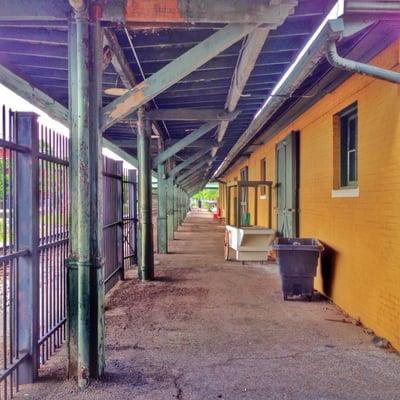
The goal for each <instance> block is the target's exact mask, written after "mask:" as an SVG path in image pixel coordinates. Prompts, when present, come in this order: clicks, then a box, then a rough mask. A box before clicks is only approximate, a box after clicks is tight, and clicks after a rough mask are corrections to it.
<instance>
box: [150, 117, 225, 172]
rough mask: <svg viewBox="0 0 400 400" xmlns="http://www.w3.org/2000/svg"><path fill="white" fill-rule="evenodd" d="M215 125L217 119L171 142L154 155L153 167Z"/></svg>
mask: <svg viewBox="0 0 400 400" xmlns="http://www.w3.org/2000/svg"><path fill="white" fill-rule="evenodd" d="M217 125H218V122H217V121H212V122H207V123H206V124H203V125H202V126H200V128H198V129H196V130H195V131H193V132H192V133H190V134H189V135H187V136H185V137H184V138H183V139H181V140H180V141H179V142H177V143H175V144H173V145H172V146H171V147H168V148H167V149H165V150H164V151H163V152H162V153H160V154H158V155H157V156H156V157H154V159H153V167H154V168H155V167H157V165H158V164H160V163H163V162H165V161H167V160H168V159H169V158H171V157H172V156H174V155H175V154H176V153H178V152H180V151H181V150H183V149H184V148H185V147H187V146H189V145H190V144H192V143H193V142H195V141H196V140H197V139H200V138H201V137H202V136H204V135H205V134H207V133H208V132H210V131H211V129H213V128H215V127H216V126H217Z"/></svg>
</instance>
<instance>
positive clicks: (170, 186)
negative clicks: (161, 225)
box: [166, 179, 174, 240]
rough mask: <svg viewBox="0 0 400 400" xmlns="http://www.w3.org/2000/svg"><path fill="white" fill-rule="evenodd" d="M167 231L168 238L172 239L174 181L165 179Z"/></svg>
mask: <svg viewBox="0 0 400 400" xmlns="http://www.w3.org/2000/svg"><path fill="white" fill-rule="evenodd" d="M166 185H167V190H166V192H167V231H168V240H173V239H174V182H173V180H172V179H167V181H166Z"/></svg>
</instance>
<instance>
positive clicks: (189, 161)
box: [168, 148, 210, 179]
mask: <svg viewBox="0 0 400 400" xmlns="http://www.w3.org/2000/svg"><path fill="white" fill-rule="evenodd" d="M209 151H210V149H209V148H206V149H203V151H200V152H198V153H196V154H193V155H192V156H190V157H189V158H187V159H186V160H184V161H182V162H181V163H180V164H178V165H176V166H175V167H174V168H172V169H171V171H169V172H168V176H169V177H171V178H172V179H173V178H174V177H175V176H176V175H177V174H178V173H179V172H181V171H182V170H184V169H186V168H187V167H189V165H191V164H193V163H194V162H195V161H197V160H198V159H199V158H201V157H203V156H205V155H206V154H207V153H208V152H209Z"/></svg>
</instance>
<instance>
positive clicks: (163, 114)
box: [146, 108, 232, 121]
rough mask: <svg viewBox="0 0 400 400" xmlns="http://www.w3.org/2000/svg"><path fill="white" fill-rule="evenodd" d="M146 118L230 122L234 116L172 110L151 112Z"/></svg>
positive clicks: (196, 110)
mask: <svg viewBox="0 0 400 400" xmlns="http://www.w3.org/2000/svg"><path fill="white" fill-rule="evenodd" d="M146 117H147V118H149V119H152V120H157V121H160V120H161V121H230V120H231V118H232V114H230V113H229V112H227V111H225V110H215V109H199V108H171V109H165V110H157V109H154V110H149V111H148V112H147V113H146Z"/></svg>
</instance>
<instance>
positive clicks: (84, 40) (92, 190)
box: [67, 6, 104, 388]
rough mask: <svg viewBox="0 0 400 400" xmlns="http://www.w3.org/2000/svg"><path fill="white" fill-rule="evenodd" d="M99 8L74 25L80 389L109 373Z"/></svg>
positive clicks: (76, 367) (71, 279)
mask: <svg viewBox="0 0 400 400" xmlns="http://www.w3.org/2000/svg"><path fill="white" fill-rule="evenodd" d="M98 11H99V8H98V6H96V8H95V9H92V8H91V9H90V10H88V9H87V8H86V7H85V8H84V9H83V10H79V11H76V12H75V14H74V18H73V20H72V21H71V22H70V24H69V44H68V48H69V57H68V60H69V61H68V62H69V65H68V67H69V110H70V113H69V119H70V132H71V145H70V204H71V210H70V253H69V259H68V262H67V265H68V291H67V300H68V301H67V304H68V373H69V376H70V377H76V378H77V380H78V385H79V387H80V388H85V387H87V386H88V384H89V383H90V379H91V378H99V377H101V376H102V375H103V373H104V279H103V262H102V255H101V248H102V229H103V226H102V223H103V218H102V187H103V186H102V153H101V144H102V142H101V137H102V133H101V129H100V109H101V94H102V68H103V59H102V50H103V47H102V43H103V38H102V30H101V26H100V21H99V19H98V18H99V12H98Z"/></svg>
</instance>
